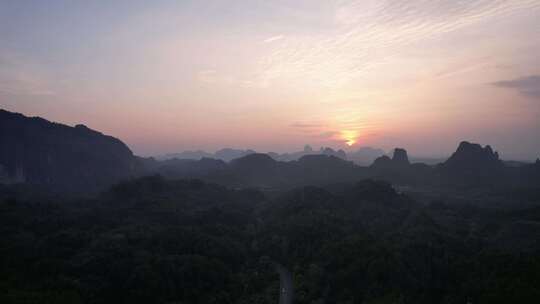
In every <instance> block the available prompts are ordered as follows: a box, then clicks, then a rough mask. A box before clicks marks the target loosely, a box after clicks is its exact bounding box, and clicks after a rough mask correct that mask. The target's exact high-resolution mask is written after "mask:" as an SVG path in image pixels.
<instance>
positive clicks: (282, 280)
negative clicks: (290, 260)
mask: <svg viewBox="0 0 540 304" xmlns="http://www.w3.org/2000/svg"><path fill="white" fill-rule="evenodd" d="M275 268H276V271H277V272H278V273H279V304H292V302H293V296H294V287H293V279H292V274H291V272H290V271H289V270H288V269H287V268H285V266H283V265H281V264H278V263H275Z"/></svg>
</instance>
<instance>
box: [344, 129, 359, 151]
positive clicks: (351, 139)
mask: <svg viewBox="0 0 540 304" xmlns="http://www.w3.org/2000/svg"><path fill="white" fill-rule="evenodd" d="M341 139H343V140H344V141H345V144H346V145H347V146H349V147H351V146H352V145H354V144H355V143H356V142H357V140H358V132H357V131H353V130H343V131H341Z"/></svg>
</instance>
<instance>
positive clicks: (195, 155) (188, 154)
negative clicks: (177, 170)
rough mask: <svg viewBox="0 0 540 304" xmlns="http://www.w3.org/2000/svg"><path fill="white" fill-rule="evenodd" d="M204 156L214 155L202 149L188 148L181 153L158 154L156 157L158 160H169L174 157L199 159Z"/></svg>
mask: <svg viewBox="0 0 540 304" xmlns="http://www.w3.org/2000/svg"><path fill="white" fill-rule="evenodd" d="M204 157H208V158H213V157H214V155H213V154H211V153H208V152H205V151H202V150H197V151H190V150H188V151H182V152H180V153H169V154H165V155H160V156H157V157H156V158H157V159H158V160H169V159H174V158H176V159H194V160H199V159H201V158H204Z"/></svg>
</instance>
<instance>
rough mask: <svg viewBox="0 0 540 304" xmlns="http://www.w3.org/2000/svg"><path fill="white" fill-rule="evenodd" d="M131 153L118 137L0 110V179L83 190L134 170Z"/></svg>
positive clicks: (104, 184) (78, 126) (123, 177)
mask: <svg viewBox="0 0 540 304" xmlns="http://www.w3.org/2000/svg"><path fill="white" fill-rule="evenodd" d="M137 169H138V161H137V158H136V157H135V156H134V155H133V153H132V152H131V150H130V149H129V148H128V147H127V146H126V145H125V144H124V143H123V142H121V141H120V140H118V139H116V138H114V137H111V136H107V135H103V134H102V133H99V132H97V131H94V130H91V129H89V128H88V127H86V126H84V125H77V126H75V127H70V126H67V125H63V124H58V123H53V122H50V121H47V120H45V119H43V118H39V117H26V116H24V115H22V114H18V113H12V112H8V111H5V110H0V181H3V182H4V183H24V184H32V185H39V186H42V187H45V188H47V189H51V190H62V191H68V192H69V191H73V192H79V191H83V192H87V191H90V192H92V191H95V190H99V189H101V188H102V187H105V186H108V185H110V184H112V183H115V182H118V181H120V180H122V179H125V178H128V177H131V176H133V175H135V174H136V172H137Z"/></svg>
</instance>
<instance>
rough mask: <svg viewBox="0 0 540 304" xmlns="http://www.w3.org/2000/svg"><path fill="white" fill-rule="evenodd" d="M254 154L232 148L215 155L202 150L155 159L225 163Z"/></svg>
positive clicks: (249, 151)
mask: <svg viewBox="0 0 540 304" xmlns="http://www.w3.org/2000/svg"><path fill="white" fill-rule="evenodd" d="M253 153H256V152H255V151H253V150H250V149H247V150H241V149H232V148H224V149H220V150H218V151H216V152H215V153H208V152H205V151H202V150H197V151H190V150H188V151H183V152H180V153H169V154H165V155H160V156H158V157H156V158H157V160H170V159H175V158H176V159H193V160H200V159H203V158H215V159H219V160H223V161H226V162H229V161H231V160H233V159H235V158H240V157H242V156H246V155H249V154H253Z"/></svg>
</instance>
